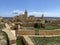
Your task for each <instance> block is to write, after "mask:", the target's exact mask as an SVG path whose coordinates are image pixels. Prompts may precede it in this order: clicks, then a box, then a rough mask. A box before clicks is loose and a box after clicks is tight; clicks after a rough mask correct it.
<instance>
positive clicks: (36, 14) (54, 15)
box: [6, 10, 60, 17]
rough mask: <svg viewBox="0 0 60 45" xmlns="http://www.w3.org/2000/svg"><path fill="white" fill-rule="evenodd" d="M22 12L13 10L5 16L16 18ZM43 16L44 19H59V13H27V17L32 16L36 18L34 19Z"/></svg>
mask: <svg viewBox="0 0 60 45" xmlns="http://www.w3.org/2000/svg"><path fill="white" fill-rule="evenodd" d="M23 13H24V11H21V10H13V11H11V12H9V13H7V15H6V16H8V15H9V16H12V17H13V16H16V15H18V14H23ZM42 14H44V16H45V17H60V13H57V12H56V13H55V12H37V11H31V12H28V16H30V15H33V16H36V17H41V15H42Z"/></svg>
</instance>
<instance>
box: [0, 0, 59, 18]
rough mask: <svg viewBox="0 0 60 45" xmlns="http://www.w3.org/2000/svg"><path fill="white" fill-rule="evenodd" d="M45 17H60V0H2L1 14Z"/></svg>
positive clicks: (0, 2)
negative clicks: (25, 14)
mask: <svg viewBox="0 0 60 45" xmlns="http://www.w3.org/2000/svg"><path fill="white" fill-rule="evenodd" d="M25 10H27V11H28V15H29V16H30V15H34V16H41V15H42V13H43V14H44V16H45V17H60V0H0V16H3V17H13V16H15V15H17V14H22V13H23V12H24V11H25Z"/></svg>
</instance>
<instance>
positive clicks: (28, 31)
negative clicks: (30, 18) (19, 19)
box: [18, 30, 35, 35]
mask: <svg viewBox="0 0 60 45" xmlns="http://www.w3.org/2000/svg"><path fill="white" fill-rule="evenodd" d="M18 35H35V31H34V30H19V31H18Z"/></svg>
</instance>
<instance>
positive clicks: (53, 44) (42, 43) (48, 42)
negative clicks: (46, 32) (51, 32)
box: [30, 36, 60, 45]
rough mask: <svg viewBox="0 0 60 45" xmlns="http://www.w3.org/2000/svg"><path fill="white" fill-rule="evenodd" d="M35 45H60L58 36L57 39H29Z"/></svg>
mask: <svg viewBox="0 0 60 45" xmlns="http://www.w3.org/2000/svg"><path fill="white" fill-rule="evenodd" d="M30 38H31V40H32V42H33V43H34V44H35V45H60V36H58V37H30Z"/></svg>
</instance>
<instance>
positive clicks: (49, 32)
mask: <svg viewBox="0 0 60 45" xmlns="http://www.w3.org/2000/svg"><path fill="white" fill-rule="evenodd" d="M38 33H39V35H60V30H39V32H38Z"/></svg>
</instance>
